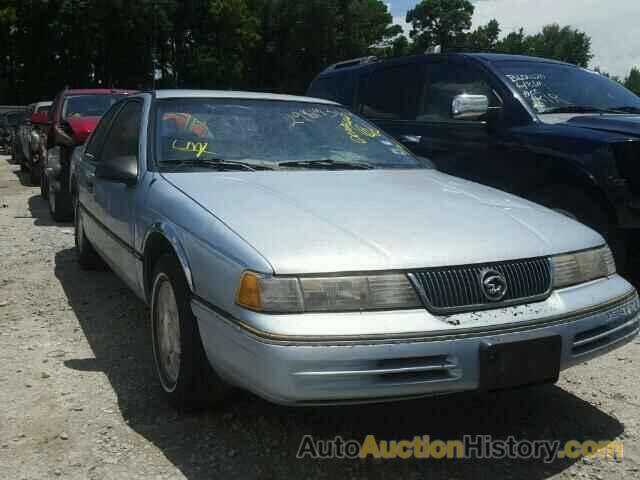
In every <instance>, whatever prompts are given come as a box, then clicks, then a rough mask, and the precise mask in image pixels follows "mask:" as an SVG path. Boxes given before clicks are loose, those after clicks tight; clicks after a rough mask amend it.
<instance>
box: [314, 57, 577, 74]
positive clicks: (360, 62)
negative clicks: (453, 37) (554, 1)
mask: <svg viewBox="0 0 640 480" xmlns="http://www.w3.org/2000/svg"><path fill="white" fill-rule="evenodd" d="M451 57H453V58H455V57H458V58H464V57H467V58H475V59H477V60H479V61H482V62H485V63H492V62H500V61H515V62H525V61H526V62H539V63H555V64H559V65H566V66H575V65H571V64H569V63H564V62H560V61H558V60H551V59H549V58H541V57H531V56H527V55H512V54H507V53H481V52H478V53H473V52H469V53H467V52H464V53H462V52H447V53H424V54H418V55H407V56H404V57H394V58H389V59H378V58H376V57H362V58H355V59H351V60H345V61H343V62H338V63H336V64H333V65H331V66H329V67H327V68H326V69H325V70H324V71H323V72H322V73H320V75H319V77H324V76H330V75H338V74H340V73H342V72H349V71H353V70H358V69H365V68H376V65H388V64H403V63H411V62H419V61H420V60H424V59H428V58H451Z"/></svg>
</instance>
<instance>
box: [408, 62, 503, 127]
mask: <svg viewBox="0 0 640 480" xmlns="http://www.w3.org/2000/svg"><path fill="white" fill-rule="evenodd" d="M463 94H469V95H484V96H486V97H487V98H488V99H489V106H490V107H495V106H497V105H499V101H498V99H497V98H496V96H495V94H494V93H493V91H492V89H491V86H490V85H489V84H488V83H487V81H486V79H485V78H484V76H483V75H482V74H481V72H480V71H478V70H477V69H475V68H472V67H469V66H467V65H464V64H452V63H448V62H433V63H428V64H427V67H426V81H425V82H424V86H423V91H422V101H421V102H420V104H419V105H418V116H417V118H416V120H417V121H419V122H438V123H439V122H459V120H454V119H453V118H452V115H451V106H452V102H453V99H454V98H455V97H456V96H457V95H463ZM463 121H464V120H463Z"/></svg>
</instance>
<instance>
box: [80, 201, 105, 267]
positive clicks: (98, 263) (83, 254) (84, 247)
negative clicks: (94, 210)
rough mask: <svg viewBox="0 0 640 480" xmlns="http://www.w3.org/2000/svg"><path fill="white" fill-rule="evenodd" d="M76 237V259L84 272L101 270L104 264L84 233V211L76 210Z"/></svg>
mask: <svg viewBox="0 0 640 480" xmlns="http://www.w3.org/2000/svg"><path fill="white" fill-rule="evenodd" d="M74 236H75V241H76V258H77V260H78V264H80V268H81V269H82V270H101V269H103V268H104V265H105V264H104V262H103V260H102V258H101V257H100V255H98V252H96V251H95V249H94V248H93V245H91V242H90V241H89V239H88V238H87V237H86V235H85V233H84V226H83V223H82V211H81V210H80V209H79V208H77V206H76V208H75V219H74Z"/></svg>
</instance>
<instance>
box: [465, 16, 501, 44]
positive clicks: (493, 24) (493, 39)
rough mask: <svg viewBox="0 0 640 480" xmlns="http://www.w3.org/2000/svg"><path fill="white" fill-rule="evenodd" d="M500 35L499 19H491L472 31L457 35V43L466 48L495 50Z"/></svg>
mask: <svg viewBox="0 0 640 480" xmlns="http://www.w3.org/2000/svg"><path fill="white" fill-rule="evenodd" d="M499 37H500V24H499V23H498V21H497V20H495V19H494V20H490V21H489V23H487V24H486V25H482V26H480V27H478V28H476V29H475V30H474V31H472V32H470V33H460V34H458V35H457V44H458V45H459V46H460V47H462V48H464V49H465V50H476V51H488V50H495V49H496V46H497V45H498V38H499Z"/></svg>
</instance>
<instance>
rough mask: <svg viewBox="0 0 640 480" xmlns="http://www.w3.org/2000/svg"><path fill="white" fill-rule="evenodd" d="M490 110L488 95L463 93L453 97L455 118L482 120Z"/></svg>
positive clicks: (452, 114) (453, 114)
mask: <svg viewBox="0 0 640 480" xmlns="http://www.w3.org/2000/svg"><path fill="white" fill-rule="evenodd" d="M488 112H489V98H488V97H487V96H486V95H470V94H466V93H465V94H462V95H456V96H455V97H453V100H452V102H451V118H453V119H454V120H481V119H482V117H484V116H485V115H487V113H488Z"/></svg>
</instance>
